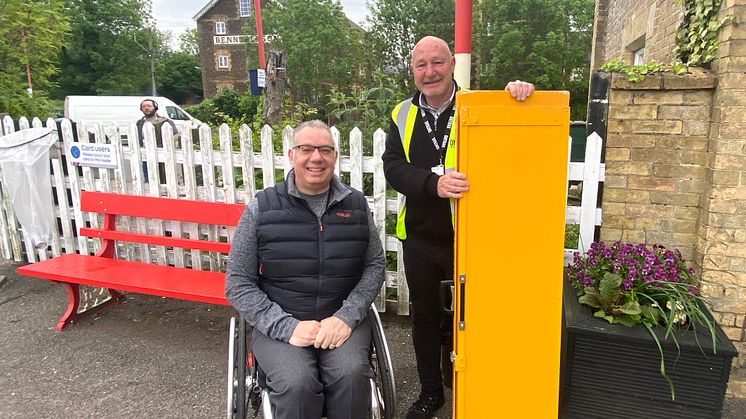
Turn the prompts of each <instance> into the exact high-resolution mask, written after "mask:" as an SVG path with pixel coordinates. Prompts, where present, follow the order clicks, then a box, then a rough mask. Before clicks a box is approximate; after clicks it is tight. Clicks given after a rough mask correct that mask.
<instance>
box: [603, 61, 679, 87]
mask: <svg viewBox="0 0 746 419" xmlns="http://www.w3.org/2000/svg"><path fill="white" fill-rule="evenodd" d="M688 69H689V67H688V65H686V64H684V63H682V62H681V61H674V62H672V63H671V64H669V65H665V64H659V63H657V62H656V61H655V60H652V61H650V62H648V63H645V64H643V65H630V64H627V63H625V62H623V61H621V60H611V61H609V62H608V63H606V64H604V65H603V67H601V70H602V71H608V72H610V73H623V74H626V75H627V80H629V81H631V82H633V83H638V82H641V81H643V80H644V79H645V76H647V75H649V74H656V73H662V72H666V71H668V72H671V73H674V74H676V75H677V76H679V75H682V74H684V73H686V72H687V71H688Z"/></svg>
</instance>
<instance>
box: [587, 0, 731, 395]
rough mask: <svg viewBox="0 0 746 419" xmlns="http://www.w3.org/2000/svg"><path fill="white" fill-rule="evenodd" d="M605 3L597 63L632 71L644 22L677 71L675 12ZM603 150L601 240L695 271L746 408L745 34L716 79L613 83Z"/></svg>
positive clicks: (662, 57)
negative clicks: (621, 63) (660, 251)
mask: <svg viewBox="0 0 746 419" xmlns="http://www.w3.org/2000/svg"><path fill="white" fill-rule="evenodd" d="M606 1H607V4H606V5H605V8H606V15H605V16H603V19H601V20H598V21H597V25H598V26H601V27H599V28H597V29H596V33H600V32H603V33H604V39H605V43H604V44H602V45H601V44H600V46H599V45H595V46H594V48H599V49H600V50H596V51H594V60H598V59H599V57H603V62H607V61H609V60H611V59H613V58H617V59H627V62H629V60H628V59H629V58H630V57H629V56H628V55H625V54H628V52H629V51H626V50H625V48H626V45H627V44H625V42H627V41H625V40H629V39H633V38H634V36H635V35H634V34H636V33H639V31H640V30H641V28H642V24H641V22H642V21H641V20H640V19H642V18H641V16H645V13H648V14H647V16H648V18H650V19H652V20H650V22H653V26H652V27H651V26H647V29H645V48H646V60H650V59H656V60H657V61H659V62H664V63H668V62H670V60H671V58H670V57H672V55H673V50H674V42H675V41H674V31H675V29H676V27H677V26H678V22H679V19H680V18H681V9H680V6H679V5H678V4H676V3H675V2H673V1H672V0H671V1H669V0H665V1H657V2H655V3H653V2H652V1H643V0H636V1H624V0H606ZM646 10H647V12H646ZM651 10H653V11H654V14H653V15H651V14H650V11H651ZM650 16H654V17H653V18H651V17H650ZM724 16H735V18H736V21H741V22H743V21H746V0H723V4H722V7H721V17H724ZM606 147H607V149H606V183H605V190H604V197H603V211H604V219H603V223H602V227H601V239H603V240H619V239H621V240H625V241H632V242H645V243H649V244H652V243H661V244H664V245H668V246H672V247H676V248H678V249H680V250H681V252H682V253H683V255H684V256H685V257H686V258H687V259H688V260H690V261H692V262H694V264H695V265H696V266H697V268H698V270H699V271H700V272H701V276H700V279H701V288H702V293H703V295H704V296H705V297H706V298H707V300H708V301H709V302H710V303H711V304H712V308H713V310H712V313H713V316H714V317H715V319H716V320H717V321H718V323H719V324H720V325H721V326H722V327H723V330H724V331H725V332H726V334H727V335H728V336H729V337H730V339H731V340H732V341H733V343H734V344H735V346H736V348H737V349H738V351H739V356H738V358H736V359H735V360H734V362H733V369H732V371H731V378H730V382H729V385H728V394H729V395H731V396H735V397H739V398H746V336H745V333H744V327H746V324H745V323H746V25H737V24H728V25H726V26H725V27H723V29H721V31H720V33H719V49H718V55H717V58H716V59H715V61H713V62H712V64H711V70H696V69H693V70H692V73H691V74H688V75H686V76H674V75H672V74H664V75H658V76H648V77H647V78H646V79H645V80H644V81H643V82H642V83H630V82H628V81H626V79H625V78H624V77H623V76H620V75H614V76H613V79H612V90H611V93H610V97H609V118H608V135H607V143H606Z"/></svg>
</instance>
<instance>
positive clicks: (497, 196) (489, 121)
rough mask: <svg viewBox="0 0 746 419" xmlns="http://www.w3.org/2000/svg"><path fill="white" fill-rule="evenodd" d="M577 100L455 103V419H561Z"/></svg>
mask: <svg viewBox="0 0 746 419" xmlns="http://www.w3.org/2000/svg"><path fill="white" fill-rule="evenodd" d="M568 103H569V94H568V93H567V92H536V93H534V94H533V95H532V96H531V97H529V98H528V99H527V100H526V101H525V102H518V101H516V100H514V99H513V98H511V97H510V95H509V94H508V93H507V92H502V91H499V92H498V91H470V92H463V93H459V94H458V97H457V99H456V106H457V107H458V108H457V109H458V110H457V118H458V124H459V126H458V129H459V131H458V166H457V170H458V171H460V172H463V173H465V174H466V177H467V180H468V181H469V191H468V192H467V193H465V194H464V197H463V198H462V199H460V200H458V201H457V205H456V257H455V263H456V266H455V271H454V283H455V284H456V285H455V310H454V353H453V356H452V358H453V361H454V387H453V391H454V396H455V397H454V418H457V419H482V418H556V417H557V407H558V397H559V369H560V333H561V321H562V269H563V266H562V264H563V248H564V245H563V243H564V227H565V206H566V203H565V202H566V201H565V199H566V190H567V180H566V179H567V162H568V132H569V121H570V108H569V105H568Z"/></svg>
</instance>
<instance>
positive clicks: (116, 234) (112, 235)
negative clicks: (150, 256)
mask: <svg viewBox="0 0 746 419" xmlns="http://www.w3.org/2000/svg"><path fill="white" fill-rule="evenodd" d="M80 235H81V236H86V237H93V238H99V239H107V240H121V241H126V242H132V243H144V244H152V245H156V246H169V247H180V248H182V249H198V250H206V251H208V252H220V253H228V252H229V251H230V250H231V245H230V243H222V242H211V241H207V240H194V239H182V238H179V237H165V236H150V235H147V234H139V233H130V232H127V231H117V230H102V229H98V228H87V227H83V228H81V229H80Z"/></svg>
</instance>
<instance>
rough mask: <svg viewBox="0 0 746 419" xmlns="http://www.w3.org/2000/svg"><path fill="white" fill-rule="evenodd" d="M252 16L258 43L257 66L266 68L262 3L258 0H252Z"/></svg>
mask: <svg viewBox="0 0 746 419" xmlns="http://www.w3.org/2000/svg"><path fill="white" fill-rule="evenodd" d="M254 16H255V17H256V42H257V44H259V68H261V69H262V70H264V69H266V68H267V59H266V58H265V56H264V32H262V5H261V1H260V0H254Z"/></svg>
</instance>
